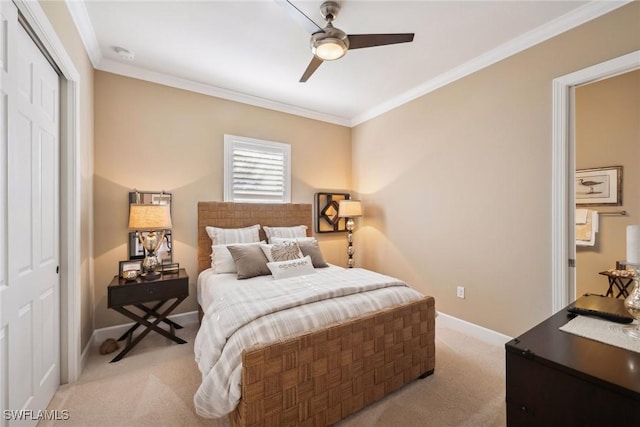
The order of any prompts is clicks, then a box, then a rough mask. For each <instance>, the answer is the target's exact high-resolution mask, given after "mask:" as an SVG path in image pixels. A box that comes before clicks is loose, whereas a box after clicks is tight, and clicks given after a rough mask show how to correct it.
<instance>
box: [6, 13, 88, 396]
mask: <svg viewBox="0 0 640 427" xmlns="http://www.w3.org/2000/svg"><path fill="white" fill-rule="evenodd" d="M14 3H15V5H16V6H17V8H18V10H19V11H20V13H22V15H23V16H24V18H25V19H26V21H27V22H28V23H29V25H30V26H31V28H32V29H33V31H34V33H35V34H36V35H37V36H38V38H39V39H40V41H41V42H42V44H43V46H44V47H45V49H46V50H47V52H48V53H49V55H51V57H52V58H53V60H54V61H55V63H56V65H57V66H58V68H59V69H60V71H61V72H62V74H63V75H62V77H61V80H62V81H63V84H62V88H61V94H60V95H61V96H60V99H61V106H60V118H61V135H60V271H61V275H60V304H61V310H60V312H61V319H60V381H61V382H62V383H72V382H75V381H76V380H77V379H78V377H79V376H80V372H81V358H80V356H81V348H80V341H81V337H80V285H81V265H80V260H81V256H80V255H81V254H80V242H81V231H80V221H81V212H80V206H81V199H80V197H81V191H80V170H81V169H80V105H79V100H80V74H79V73H78V71H77V69H76V67H75V65H74V64H73V61H72V60H71V57H70V56H69V54H68V53H67V51H66V50H65V48H64V45H63V44H62V42H61V41H60V39H59V38H58V35H57V34H56V32H55V30H54V29H53V27H52V26H51V23H50V22H49V19H48V18H47V16H46V14H45V13H44V11H43V10H42V7H41V6H40V4H39V3H38V2H34V1H28V0H14Z"/></svg>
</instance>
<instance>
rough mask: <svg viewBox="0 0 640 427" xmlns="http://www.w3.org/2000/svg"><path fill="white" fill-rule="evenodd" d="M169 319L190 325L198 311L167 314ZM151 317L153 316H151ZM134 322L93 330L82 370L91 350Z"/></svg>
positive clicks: (196, 316) (122, 331)
mask: <svg viewBox="0 0 640 427" xmlns="http://www.w3.org/2000/svg"><path fill="white" fill-rule="evenodd" d="M167 317H168V318H169V319H171V320H173V321H174V322H176V323H179V324H181V325H190V324H193V323H198V312H197V311H189V312H187V313H180V314H174V315H172V316H167ZM152 319H153V318H152ZM134 324H135V323H133V322H131V323H125V324H122V325H116V326H108V327H106V328H100V329H96V330H94V331H93V334H91V339H90V340H89V342H88V343H87V345H86V346H85V348H84V350H83V351H82V357H81V366H82V370H84V367H85V365H86V364H87V360H88V359H89V354H90V353H91V350H94V349H95V348H98V347H100V345H101V344H102V343H103V342H104V340H106V339H107V338H117V337H119V336H120V335H122V334H124V333H125V332H126V331H127V329H129V328H130V327H132V326H133V325H134Z"/></svg>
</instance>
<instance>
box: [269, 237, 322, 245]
mask: <svg viewBox="0 0 640 427" xmlns="http://www.w3.org/2000/svg"><path fill="white" fill-rule="evenodd" d="M315 241H316V238H315V237H272V238H271V242H270V243H274V244H276V243H286V242H297V243H302V242H315Z"/></svg>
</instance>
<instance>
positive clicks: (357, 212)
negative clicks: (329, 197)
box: [338, 200, 362, 268]
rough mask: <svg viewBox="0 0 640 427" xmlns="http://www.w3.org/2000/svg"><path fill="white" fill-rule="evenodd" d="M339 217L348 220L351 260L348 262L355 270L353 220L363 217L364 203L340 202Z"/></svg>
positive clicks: (348, 253) (355, 201) (356, 201)
mask: <svg viewBox="0 0 640 427" xmlns="http://www.w3.org/2000/svg"><path fill="white" fill-rule="evenodd" d="M338 216H339V217H340V218H347V224H346V225H347V242H349V247H348V248H347V255H349V260H348V261H347V266H348V267H349V268H353V254H354V253H355V250H354V249H353V229H354V227H355V222H354V221H353V218H355V217H357V216H362V203H360V200H340V202H339V204H338Z"/></svg>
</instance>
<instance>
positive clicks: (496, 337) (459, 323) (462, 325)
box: [436, 311, 512, 346]
mask: <svg viewBox="0 0 640 427" xmlns="http://www.w3.org/2000/svg"><path fill="white" fill-rule="evenodd" d="M436 322H437V323H438V324H440V325H442V326H446V327H448V328H451V329H455V330H456V331H459V332H462V333H464V334H467V335H469V336H472V337H474V338H477V339H479V340H481V341H484V342H487V343H489V344H494V345H499V346H503V345H504V344H505V343H507V342H508V341H511V339H512V337H510V336H507V335H503V334H501V333H499V332H496V331H493V330H491V329H487V328H485V327H482V326H479V325H476V324H475V323H471V322H467V321H466V320H462V319H458V318H457V317H453V316H450V315H448V314H445V313H442V312H440V311H439V312H438V316H437V317H436Z"/></svg>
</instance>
